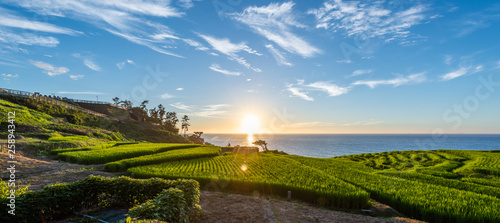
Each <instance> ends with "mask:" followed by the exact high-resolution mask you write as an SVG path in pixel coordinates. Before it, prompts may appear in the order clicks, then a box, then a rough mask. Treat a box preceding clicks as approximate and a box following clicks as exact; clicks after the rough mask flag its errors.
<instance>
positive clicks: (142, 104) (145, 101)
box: [139, 100, 149, 112]
mask: <svg viewBox="0 0 500 223" xmlns="http://www.w3.org/2000/svg"><path fill="white" fill-rule="evenodd" d="M148 103H149V100H144V101H143V102H142V103H141V105H140V106H139V107H140V108H141V109H142V110H144V111H146V112H147V111H148V109H147V108H146V105H147V104H148Z"/></svg>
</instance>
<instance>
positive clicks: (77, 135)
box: [0, 94, 190, 154]
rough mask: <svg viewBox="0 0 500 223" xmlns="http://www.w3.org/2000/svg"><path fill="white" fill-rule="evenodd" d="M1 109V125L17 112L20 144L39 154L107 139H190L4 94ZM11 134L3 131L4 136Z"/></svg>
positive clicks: (137, 124) (159, 129) (160, 130)
mask: <svg viewBox="0 0 500 223" xmlns="http://www.w3.org/2000/svg"><path fill="white" fill-rule="evenodd" d="M0 111H1V114H0V118H1V120H2V121H1V124H0V126H2V128H4V129H6V126H7V124H8V123H7V113H8V112H15V114H16V120H15V124H16V131H17V132H16V135H17V136H18V137H21V138H22V139H23V140H21V141H19V143H21V144H22V145H24V146H26V148H27V149H28V150H30V151H32V152H34V153H35V154H36V153H39V152H42V153H46V152H49V151H50V150H52V149H55V148H68V147H79V146H94V145H99V144H100V143H102V142H107V141H123V140H125V141H148V142H163V143H168V142H171V143H189V142H190V141H189V140H187V139H186V138H184V137H182V136H179V135H178V134H176V133H172V132H169V131H167V130H166V129H164V128H163V127H162V126H158V125H153V124H150V123H141V122H135V121H126V120H125V121H117V120H112V119H108V118H105V117H99V116H94V115H91V114H86V113H83V112H80V111H76V110H71V109H67V108H65V107H64V106H59V105H54V104H50V103H46V102H43V101H34V100H33V99H31V98H23V97H16V96H11V95H5V94H1V95H0ZM7 134H8V133H7V132H2V133H0V135H1V136H2V138H3V139H5V138H6V135H7ZM60 137H66V138H64V139H62V138H60ZM70 137H74V138H70Z"/></svg>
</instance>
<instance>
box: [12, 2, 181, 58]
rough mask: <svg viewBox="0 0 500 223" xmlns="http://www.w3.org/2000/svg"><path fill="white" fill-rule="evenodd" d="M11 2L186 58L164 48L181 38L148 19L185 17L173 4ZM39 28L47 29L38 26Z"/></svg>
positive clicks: (167, 53)
mask: <svg viewBox="0 0 500 223" xmlns="http://www.w3.org/2000/svg"><path fill="white" fill-rule="evenodd" d="M10 3H11V4H13V5H15V6H19V7H23V8H26V9H28V10H30V11H33V12H36V13H38V14H41V15H51V16H59V17H67V18H70V19H74V20H78V21H83V22H87V23H90V24H92V25H94V26H96V27H98V28H100V29H102V30H106V31H108V32H110V33H112V34H114V35H117V36H119V37H122V38H125V39H127V40H129V41H131V42H133V43H136V44H139V45H143V46H146V47H148V48H150V49H152V50H154V51H157V52H159V53H162V54H166V55H171V56H176V57H182V56H180V55H177V54H175V53H172V52H170V51H167V50H164V49H163V48H162V46H164V45H168V44H171V43H173V41H174V40H176V39H179V37H177V36H176V34H175V33H174V32H173V31H171V30H170V29H169V28H168V27H167V26H165V25H163V24H162V23H159V22H155V21H153V20H148V19H147V18H145V17H144V16H152V17H161V18H169V17H181V16H183V15H184V13H182V12H179V11H178V10H177V9H176V8H174V7H172V6H170V1H142V0H127V1H122V0H109V1H100V0H86V1H79V0H43V1H40V0H25V1H11V2H10ZM36 27H39V28H40V27H43V26H41V24H37V26H36ZM49 28H52V31H60V32H66V33H68V32H69V31H68V30H64V29H61V28H60V29H59V30H57V29H55V27H45V29H48V30H50V29H49Z"/></svg>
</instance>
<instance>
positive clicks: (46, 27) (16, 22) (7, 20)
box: [0, 7, 81, 36]
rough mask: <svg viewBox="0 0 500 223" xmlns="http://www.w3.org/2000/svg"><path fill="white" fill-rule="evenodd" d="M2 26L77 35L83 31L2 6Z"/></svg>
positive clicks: (0, 23)
mask: <svg viewBox="0 0 500 223" xmlns="http://www.w3.org/2000/svg"><path fill="white" fill-rule="evenodd" d="M0 26H5V27H11V28H20V29H27V30H32V31H38V32H47V33H58V34H67V35H73V36H74V35H77V34H81V32H78V31H74V30H72V29H68V28H64V27H60V26H56V25H53V24H50V23H46V22H39V21H36V20H33V19H27V18H23V17H20V16H15V15H13V14H11V13H10V12H9V11H8V10H6V9H3V8H1V7H0Z"/></svg>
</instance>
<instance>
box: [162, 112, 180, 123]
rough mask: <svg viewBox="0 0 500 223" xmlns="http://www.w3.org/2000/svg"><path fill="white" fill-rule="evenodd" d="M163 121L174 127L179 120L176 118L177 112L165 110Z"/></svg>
mask: <svg viewBox="0 0 500 223" xmlns="http://www.w3.org/2000/svg"><path fill="white" fill-rule="evenodd" d="M165 122H166V123H167V124H168V125H171V126H173V127H175V126H176V125H177V122H179V119H177V113H175V112H167V113H166V114H165Z"/></svg>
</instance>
